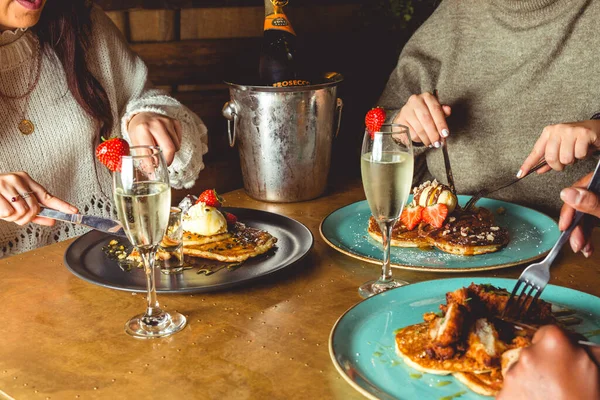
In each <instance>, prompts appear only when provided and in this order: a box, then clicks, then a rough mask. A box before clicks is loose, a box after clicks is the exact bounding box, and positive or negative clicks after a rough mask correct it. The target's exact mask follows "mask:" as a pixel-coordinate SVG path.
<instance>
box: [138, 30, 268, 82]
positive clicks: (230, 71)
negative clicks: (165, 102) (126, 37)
mask: <svg viewBox="0 0 600 400" xmlns="http://www.w3.org/2000/svg"><path fill="white" fill-rule="evenodd" d="M131 47H132V48H133V50H134V51H135V52H137V53H138V54H139V55H140V57H142V59H143V60H144V61H146V63H147V64H148V66H149V68H150V79H151V80H152V82H154V83H155V84H157V85H185V84H192V85H194V84H207V83H222V82H223V81H224V80H226V79H228V78H230V77H231V76H232V75H236V76H239V75H240V74H253V73H254V72H255V70H256V68H257V67H256V66H257V65H258V52H259V50H260V40H259V39H257V38H244V39H231V40H227V39H210V40H208V39H207V40H183V41H179V42H166V43H134V44H132V46H131Z"/></svg>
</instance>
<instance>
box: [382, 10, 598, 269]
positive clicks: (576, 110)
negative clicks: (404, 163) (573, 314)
mask: <svg viewBox="0 0 600 400" xmlns="http://www.w3.org/2000/svg"><path fill="white" fill-rule="evenodd" d="M598 19H600V2H595V1H589V0H520V1H514V0H445V1H443V2H441V4H440V5H439V7H438V8H437V9H436V11H435V12H434V13H433V15H432V16H431V17H430V18H429V19H428V20H427V21H426V22H425V23H424V24H423V25H422V26H421V27H420V28H419V30H418V31H417V32H416V33H415V34H414V35H413V37H412V38H411V39H410V41H409V42H408V43H407V44H406V46H405V47H404V49H403V51H402V54H401V55H400V58H399V60H398V64H397V66H396V68H395V70H394V71H393V72H392V74H391V76H390V78H389V81H388V83H387V86H386V88H385V90H384V93H383V95H382V96H381V99H380V101H379V105H380V106H382V107H384V108H386V109H388V110H389V111H388V115H391V119H392V120H393V121H394V122H397V123H401V124H404V125H407V126H408V127H409V128H410V131H411V135H412V139H413V141H414V142H415V144H416V145H417V147H416V152H415V153H416V154H417V156H418V157H417V162H416V163H417V165H416V170H415V171H416V172H415V179H416V182H415V183H420V182H421V181H423V180H425V179H427V178H430V177H434V178H436V179H438V180H440V181H444V180H445V167H444V162H443V157H442V154H441V152H439V151H435V150H436V148H439V147H440V145H441V140H442V138H446V140H447V144H448V149H449V155H450V159H451V162H452V168H453V173H454V180H455V184H456V188H457V191H458V192H459V193H460V194H472V193H475V192H476V191H478V190H479V189H481V188H484V187H490V186H494V185H495V184H496V183H497V182H498V181H506V180H507V179H509V178H510V177H511V176H514V175H515V174H517V176H520V175H522V174H524V173H526V172H527V171H528V170H529V169H530V168H531V167H532V166H533V165H535V163H537V162H538V161H539V160H540V159H541V158H542V157H545V159H546V161H547V162H548V164H549V166H548V167H546V168H545V169H542V170H540V171H539V173H540V174H539V175H538V176H532V177H529V178H527V179H525V180H523V181H522V182H518V183H517V184H515V185H512V186H510V187H508V188H506V189H504V190H502V191H499V192H497V193H495V194H494V196H495V197H497V198H499V199H502V200H506V201H511V202H514V203H519V204H523V205H526V206H530V207H533V208H536V209H539V210H541V211H544V212H547V213H549V214H551V215H558V213H559V211H560V208H561V206H562V202H561V197H560V191H561V190H562V189H563V188H566V187H569V186H571V185H572V184H573V183H574V182H575V181H577V180H578V179H580V178H581V177H582V176H584V175H586V174H587V173H588V172H590V171H592V170H593V169H594V166H595V164H596V160H595V159H594V157H590V155H592V154H593V153H594V152H596V151H597V150H598V149H600V120H595V119H593V118H592V117H593V116H594V115H595V114H596V113H598V112H599V111H600V63H598V60H597V51H596V49H598V48H600V35H597V21H598ZM436 89H437V91H438V96H437V97H436V96H434V95H433V94H432V93H433V91H434V90H436ZM565 167H566V168H565ZM550 169H553V170H555V171H560V172H551V173H545V172H548V171H549V170H550ZM571 247H572V248H573V250H574V251H575V252H578V251H583V254H584V255H586V256H588V257H589V256H590V254H591V250H592V249H591V245H590V244H589V242H588V241H587V238H586V237H584V235H583V233H582V231H580V230H579V231H577V232H576V233H575V234H574V235H573V236H572V238H571Z"/></svg>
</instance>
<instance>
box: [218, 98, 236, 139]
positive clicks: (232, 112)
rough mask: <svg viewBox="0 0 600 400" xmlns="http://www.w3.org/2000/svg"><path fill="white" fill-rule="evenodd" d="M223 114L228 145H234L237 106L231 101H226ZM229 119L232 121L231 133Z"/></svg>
mask: <svg viewBox="0 0 600 400" xmlns="http://www.w3.org/2000/svg"><path fill="white" fill-rule="evenodd" d="M222 113H223V116H224V117H225V118H227V135H228V136H229V147H233V146H235V128H236V126H237V119H238V113H237V107H236V106H235V103H233V102H229V101H228V102H227V103H225V105H224V106H223V110H222ZM231 121H233V134H232V133H231Z"/></svg>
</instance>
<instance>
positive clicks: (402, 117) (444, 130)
mask: <svg viewBox="0 0 600 400" xmlns="http://www.w3.org/2000/svg"><path fill="white" fill-rule="evenodd" d="M451 113H452V109H451V108H450V106H448V105H442V104H440V102H439V101H438V99H437V97H436V96H435V95H433V94H431V93H422V94H413V95H412V96H410V97H409V98H408V101H407V102H406V104H405V105H404V107H402V109H400V112H399V113H398V115H396V117H395V118H394V121H393V122H394V123H397V124H402V125H406V126H408V128H409V130H410V136H411V139H412V141H413V142H417V143H423V145H425V146H429V147H431V146H433V147H436V148H437V147H440V146H441V139H442V138H445V137H447V136H448V135H449V134H450V131H449V129H448V124H447V123H446V117H449V116H450V114H451Z"/></svg>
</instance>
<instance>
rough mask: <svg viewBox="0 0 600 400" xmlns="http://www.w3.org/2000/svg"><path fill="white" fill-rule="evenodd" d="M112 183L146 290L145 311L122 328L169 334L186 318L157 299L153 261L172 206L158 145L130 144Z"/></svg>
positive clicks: (147, 336)
mask: <svg viewBox="0 0 600 400" xmlns="http://www.w3.org/2000/svg"><path fill="white" fill-rule="evenodd" d="M113 185H114V198H115V205H116V207H117V214H118V216H119V220H120V221H121V223H122V224H123V229H124V230H125V233H126V234H127V238H128V239H129V241H130V242H131V244H133V246H135V248H136V249H137V250H138V252H139V253H140V255H141V257H142V260H143V263H144V271H145V272H146V286H147V289H148V292H147V296H146V299H147V302H148V306H147V308H146V312H145V313H144V314H140V315H136V316H135V317H133V318H131V319H130V320H129V321H128V322H127V323H126V324H125V331H126V332H127V333H128V334H129V335H131V336H133V337H136V338H140V339H151V338H158V337H164V336H169V335H171V334H173V333H175V332H178V331H180V330H181V329H183V328H184V327H185V324H186V318H185V317H184V316H183V315H181V314H179V313H177V312H171V313H168V312H166V311H164V310H162V309H161V308H160V306H159V304H158V300H157V298H156V286H155V281H154V262H155V258H156V251H157V248H158V245H159V243H160V242H161V240H162V238H163V236H164V234H165V231H166V229H167V225H168V223H169V212H170V206H171V187H170V185H169V173H168V171H167V166H166V163H165V160H164V158H163V155H162V152H161V150H160V148H158V147H154V146H134V147H131V148H130V155H128V156H123V157H121V169H120V171H116V172H115V173H114V174H113Z"/></svg>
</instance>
